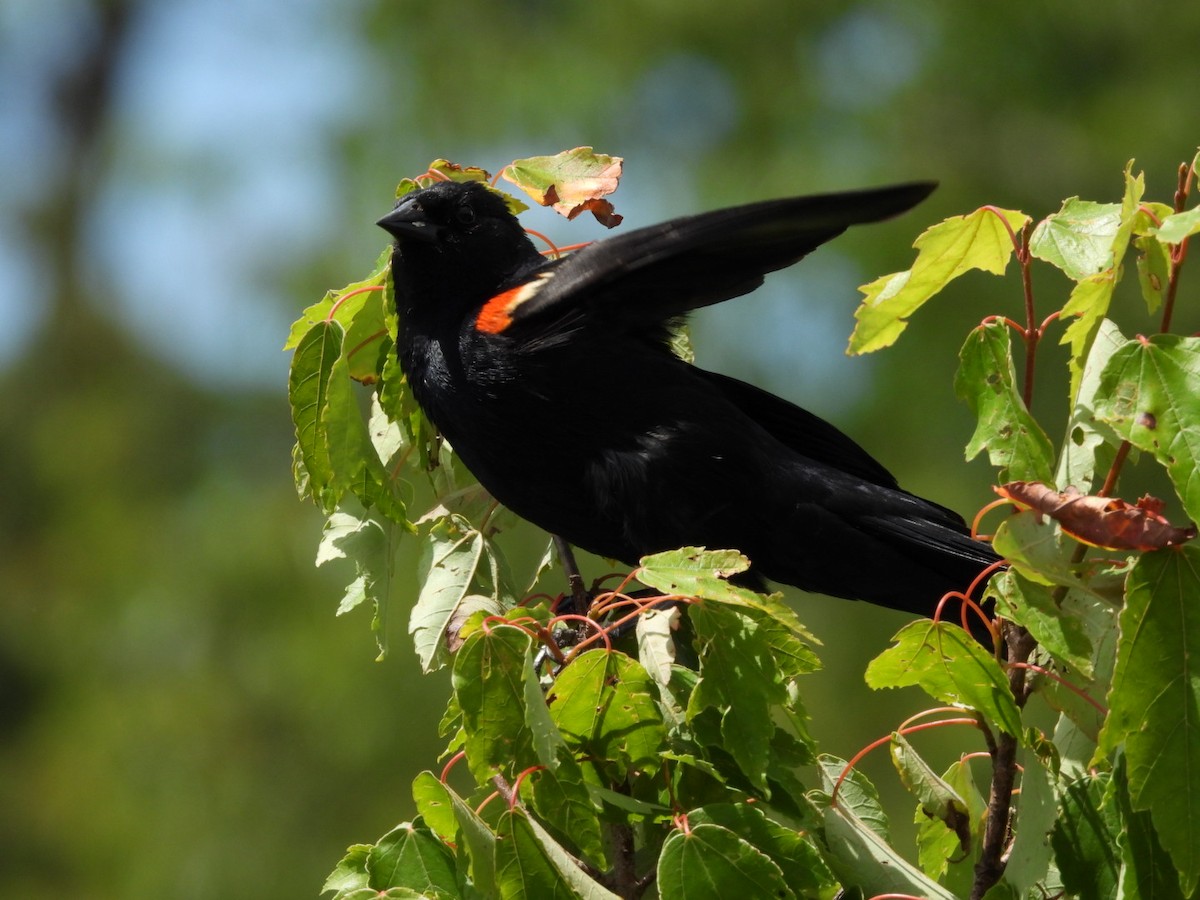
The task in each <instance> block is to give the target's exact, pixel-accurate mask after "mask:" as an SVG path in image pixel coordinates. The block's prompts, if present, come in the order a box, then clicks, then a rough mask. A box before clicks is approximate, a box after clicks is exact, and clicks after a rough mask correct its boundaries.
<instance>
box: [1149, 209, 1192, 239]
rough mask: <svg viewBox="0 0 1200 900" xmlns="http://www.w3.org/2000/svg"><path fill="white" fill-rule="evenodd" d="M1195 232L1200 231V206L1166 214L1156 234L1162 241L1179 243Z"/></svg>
mask: <svg viewBox="0 0 1200 900" xmlns="http://www.w3.org/2000/svg"><path fill="white" fill-rule="evenodd" d="M1197 232H1200V206H1196V207H1193V208H1192V209H1189V210H1187V211H1186V212H1180V213H1174V214H1173V215H1169V216H1167V217H1166V218H1165V219H1163V223H1162V225H1160V226H1159V229H1158V231H1157V233H1156V236H1157V237H1158V239H1159V240H1160V241H1162V242H1163V243H1166V244H1180V243H1182V242H1183V241H1184V239H1186V238H1188V237H1191V236H1192V235H1193V234H1196V233H1197Z"/></svg>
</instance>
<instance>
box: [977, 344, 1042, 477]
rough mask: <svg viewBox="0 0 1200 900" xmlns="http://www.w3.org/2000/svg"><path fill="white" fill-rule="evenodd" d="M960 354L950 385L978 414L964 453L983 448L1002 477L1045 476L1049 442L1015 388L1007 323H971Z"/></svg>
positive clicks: (1015, 381) (978, 451)
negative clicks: (972, 327)
mask: <svg viewBox="0 0 1200 900" xmlns="http://www.w3.org/2000/svg"><path fill="white" fill-rule="evenodd" d="M960 360H961V364H960V365H959V369H958V374H957V375H955V377H954V390H955V392H956V393H957V394H958V396H959V397H960V398H961V399H963V400H965V401H966V402H967V404H968V405H969V406H970V407H971V411H972V412H974V413H975V415H976V417H977V419H978V423H977V424H976V426H975V433H974V434H973V435H972V436H971V440H970V442H969V443H968V444H967V449H966V454H967V459H974V458H975V457H976V456H978V455H979V453H980V451H982V450H984V449H985V448H986V449H987V451H988V459H989V460H990V462H991V463H992V465H993V466H996V467H998V468H999V469H1000V478H1001V480H1003V481H1008V480H1015V479H1018V478H1021V479H1029V480H1034V481H1037V480H1047V479H1049V477H1050V472H1051V469H1052V466H1053V459H1054V448H1053V446H1052V445H1051V444H1050V439H1049V438H1048V437H1046V433H1045V432H1044V431H1042V428H1041V426H1040V425H1038V423H1037V422H1036V421H1035V420H1034V418H1033V416H1032V415H1030V413H1029V410H1028V409H1027V408H1026V407H1025V402H1024V401H1023V400H1022V399H1021V394H1020V392H1019V390H1018V389H1017V375H1016V370H1015V369H1014V367H1013V358H1012V342H1011V339H1010V338H1009V334H1008V328H1007V327H1006V326H1005V325H1004V324H1003V323H1001V322H990V323H988V324H986V325H980V326H979V327H978V328H975V329H974V330H972V332H971V334H970V335H969V336H968V337H967V341H966V343H965V344H963V348H962V351H961V352H960ZM1018 473H1023V474H1018ZM1035 473H1037V474H1035Z"/></svg>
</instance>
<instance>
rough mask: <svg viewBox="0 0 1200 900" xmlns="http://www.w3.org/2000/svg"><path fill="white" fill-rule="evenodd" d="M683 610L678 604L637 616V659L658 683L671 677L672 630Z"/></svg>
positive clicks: (672, 656) (673, 641)
mask: <svg viewBox="0 0 1200 900" xmlns="http://www.w3.org/2000/svg"><path fill="white" fill-rule="evenodd" d="M680 618H682V613H681V612H680V610H679V609H678V607H671V608H669V609H651V610H647V611H646V612H644V613H642V614H641V615H640V616H638V618H637V642H638V660H639V661H640V662H641V664H642V665H643V666H644V667H645V669H646V671H647V672H649V673H650V675H651V677H652V678H654V680H655V681H657V682H658V683H659V684H667V683H669V682H670V680H671V666H672V665H674V663H675V639H674V636H673V632H674V630H675V629H676V628H678V627H679V620H680Z"/></svg>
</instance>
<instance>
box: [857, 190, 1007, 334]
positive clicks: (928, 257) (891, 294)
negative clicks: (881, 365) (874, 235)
mask: <svg viewBox="0 0 1200 900" xmlns="http://www.w3.org/2000/svg"><path fill="white" fill-rule="evenodd" d="M1028 221H1029V217H1028V216H1027V215H1025V214H1024V213H1021V212H1015V211H1012V210H1004V209H993V208H984V209H977V210H975V212H973V213H971V214H970V215H967V216H954V217H953V218H950V219H946V220H945V221H944V222H941V223H939V224H937V225H934V226H933V227H932V228H929V229H928V230H926V231H925V232H924V233H923V234H922V235H921V236H920V237H919V238H917V240H916V243H915V244H914V245H913V246H915V247H916V248H917V250H918V251H919V252H918V253H917V259H916V262H914V263H913V267H912V268H911V269H909V270H908V271H907V272H898V273H896V274H895V275H885V276H883V277H882V278H878V279H876V280H875V281H873V282H871V283H870V284H868V285H864V286H863V287H860V288H859V291H861V292H862V293H863V294H864V298H863V302H862V305H861V306H859V308H858V310H857V311H856V312H855V313H854V318H855V319H856V320H857V324H856V325H855V327H854V333H853V334H852V335H850V346H849V347H848V348H847V351H846V352H847V353H850V354H859V353H871V352H873V351H875V350H881V349H883V348H884V347H889V346H891V345H892V344H894V343H895V342H896V339H897V338H898V337H900V334H901V332H903V331H904V329H905V328H906V327H908V322H907V319H908V317H909V316H911V315H912V314H913V313H914V312H916V311H917V310H918V309H920V308H921V306H923V305H924V304H925V302H926V301H927V300H929V299H930V298H931V297H933V296H934V294H937V293H938V292H939V291H941V290H942V288H944V287H945V286H946V285H947V284H948V283H949V282H950V281H952V280H954V279H955V278H957V277H958V276H960V275H962V274H964V273H965V272H969V271H971V270H972V269H982V270H984V271H985V272H991V273H992V274H994V275H1002V274H1004V269H1005V267H1006V266H1007V265H1008V260H1009V258H1010V257H1011V256H1012V255H1013V238H1012V235H1011V234H1010V233H1009V229H1011V230H1012V232H1013V233H1018V232H1020V230H1021V229H1022V228H1023V227H1024V226H1025V223H1026V222H1028ZM1006 223H1007V227H1006Z"/></svg>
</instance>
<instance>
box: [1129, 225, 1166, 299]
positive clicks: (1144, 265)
mask: <svg viewBox="0 0 1200 900" xmlns="http://www.w3.org/2000/svg"><path fill="white" fill-rule="evenodd" d="M1133 243H1134V246H1136V247H1137V249H1138V256H1137V273H1138V286H1139V287H1140V288H1141V289H1142V299H1143V300H1145V301H1146V310H1147V311H1148V312H1150V313H1154V312H1157V311H1158V308H1159V307H1160V306H1162V304H1163V299H1164V297H1165V296H1166V291H1167V284H1168V283H1169V282H1170V279H1171V248H1170V247H1168V246H1167V245H1166V244H1164V243H1163V242H1162V241H1160V240H1158V239H1157V238H1155V237H1154V236H1152V235H1143V236H1142V237H1139V238H1137V240H1135V241H1134V242H1133Z"/></svg>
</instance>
